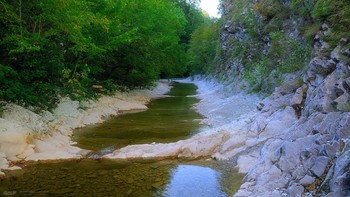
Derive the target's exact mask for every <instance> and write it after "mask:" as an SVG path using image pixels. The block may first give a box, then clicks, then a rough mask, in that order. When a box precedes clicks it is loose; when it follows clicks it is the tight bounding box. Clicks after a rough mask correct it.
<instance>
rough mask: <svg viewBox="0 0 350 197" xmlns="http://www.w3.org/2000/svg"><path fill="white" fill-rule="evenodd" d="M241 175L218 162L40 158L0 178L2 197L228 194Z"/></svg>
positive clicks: (138, 196)
mask: <svg viewBox="0 0 350 197" xmlns="http://www.w3.org/2000/svg"><path fill="white" fill-rule="evenodd" d="M224 177H230V178H224ZM242 179H243V177H242V175H240V174H237V172H235V171H232V166H227V163H218V162H217V161H191V162H179V161H176V160H175V161H157V162H154V161H139V162H128V161H119V162H116V161H112V160H102V161H96V160H91V159H87V160H83V161H55V162H51V163H41V162H39V163H35V164H33V165H29V166H27V167H25V168H24V170H21V171H13V172H9V173H8V174H7V178H6V179H5V180H3V181H0V196H1V195H2V194H4V192H5V193H6V194H7V193H8V192H16V194H18V195H22V196H39V195H40V196H121V197H126V196H135V197H152V196H155V197H182V196H186V197H187V196H191V197H196V196H198V197H206V196H208V197H209V196H210V197H212V196H213V197H214V196H215V197H223V196H232V195H233V194H234V192H235V191H237V189H238V188H239V185H240V184H238V183H241V181H242Z"/></svg>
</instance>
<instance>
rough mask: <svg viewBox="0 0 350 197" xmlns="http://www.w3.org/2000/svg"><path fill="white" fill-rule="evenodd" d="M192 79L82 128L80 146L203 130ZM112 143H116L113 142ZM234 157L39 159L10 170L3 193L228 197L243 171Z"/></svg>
mask: <svg viewBox="0 0 350 197" xmlns="http://www.w3.org/2000/svg"><path fill="white" fill-rule="evenodd" d="M195 92H196V87H195V86H194V85H192V84H175V85H174V87H173V89H172V91H171V92H170V93H169V97H166V98H161V99H158V100H154V101H152V102H151V103H150V104H149V105H148V107H149V110H147V111H144V112H140V113H132V114H130V113H128V114H125V115H121V116H117V117H115V118H112V119H110V120H108V121H106V122H105V123H103V124H99V125H95V126H89V127H87V128H84V129H80V130H77V131H76V132H75V135H74V140H76V141H77V142H78V146H79V147H82V148H86V149H90V150H95V151H101V150H104V149H106V148H107V149H108V148H110V149H113V148H118V147H122V146H126V145H129V144H138V143H152V142H171V141H176V140H179V139H184V138H187V137H189V136H191V135H193V134H194V133H197V132H200V129H202V128H203V127H202V126H201V125H199V121H197V120H198V119H200V118H201V116H200V115H199V114H197V113H196V112H195V111H194V110H193V109H192V108H191V106H192V105H193V104H195V103H196V102H198V100H197V99H196V98H194V97H189V96H188V95H193V94H195ZM111 147H112V148H111ZM233 166H234V163H232V162H230V161H224V162H220V161H214V160H208V159H203V160H197V161H179V160H165V161H151V160H140V161H113V160H105V159H103V160H101V159H97V160H94V159H83V160H64V161H51V162H36V163H33V164H31V165H27V166H26V167H24V169H23V170H19V171H12V172H9V173H7V177H6V179H5V180H2V181H0V195H2V194H3V195H7V196H117V197H119V196H120V197H126V196H135V197H139V196H140V197H148V196H156V197H158V196H159V197H160V196H162V197H163V196H164V197H182V196H184V197H187V196H190V197H197V196H198V197H226V196H232V195H233V194H234V193H235V192H236V191H237V189H238V188H239V186H240V184H241V182H242V180H243V175H241V174H238V173H237V172H236V171H235V170H234V169H233Z"/></svg>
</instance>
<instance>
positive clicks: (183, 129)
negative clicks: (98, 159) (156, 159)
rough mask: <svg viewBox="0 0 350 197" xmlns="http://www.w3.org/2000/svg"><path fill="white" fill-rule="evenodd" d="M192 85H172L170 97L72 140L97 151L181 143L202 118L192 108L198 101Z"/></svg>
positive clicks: (80, 132) (195, 130) (89, 128)
mask: <svg viewBox="0 0 350 197" xmlns="http://www.w3.org/2000/svg"><path fill="white" fill-rule="evenodd" d="M193 94H196V86H195V85H193V84H182V83H179V84H175V85H174V87H173V88H172V90H171V92H170V93H169V95H171V97H166V98H161V99H157V100H154V101H152V102H151V103H149V105H148V108H149V109H148V110H146V111H143V112H140V113H132V114H124V115H120V116H117V117H114V118H111V119H109V120H107V121H106V122H104V123H102V124H97V125H91V126H87V127H86V128H81V129H78V130H76V131H75V132H74V137H73V140H74V141H76V142H77V143H78V146H79V147H80V148H83V149H88V150H101V149H104V148H106V147H110V146H114V147H116V148H121V147H123V146H127V145H130V144H144V143H152V142H158V143H167V142H175V141H178V140H182V139H184V138H187V137H189V136H191V135H192V134H194V133H198V132H199V131H200V129H201V128H200V125H199V122H198V121H196V120H198V119H201V118H202V116H201V115H200V114H198V113H197V112H195V110H193V109H192V106H193V104H195V103H197V102H198V99H197V98H195V97H187V95H193Z"/></svg>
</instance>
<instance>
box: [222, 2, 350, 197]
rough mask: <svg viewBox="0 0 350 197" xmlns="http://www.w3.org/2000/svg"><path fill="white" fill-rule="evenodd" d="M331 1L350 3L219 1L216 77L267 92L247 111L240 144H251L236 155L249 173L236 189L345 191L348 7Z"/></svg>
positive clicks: (348, 190) (348, 188)
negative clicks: (244, 136) (244, 135)
mask: <svg viewBox="0 0 350 197" xmlns="http://www.w3.org/2000/svg"><path fill="white" fill-rule="evenodd" d="M333 4H334V5H333ZM332 6H333V7H332ZM335 6H338V7H335ZM342 6H343V7H342ZM335 8H337V9H340V10H348V8H349V7H348V6H346V5H345V4H342V1H334V2H331V3H329V2H328V4H327V1H321V0H319V1H308V0H306V1H297V0H292V1H289V0H284V1H274V0H260V1H258V0H252V1H244V0H224V1H223V2H222V14H223V15H222V21H221V33H220V43H221V51H220V54H219V56H220V58H219V59H220V62H219V66H217V68H216V73H215V75H216V77H218V78H219V79H221V80H222V81H224V82H225V83H226V85H227V86H229V87H231V89H232V90H235V91H240V90H241V89H245V90H248V91H253V92H260V93H261V92H263V93H271V94H270V96H268V97H267V98H265V99H264V100H263V102H261V103H260V104H259V105H258V106H257V107H258V110H259V112H258V113H256V114H255V115H253V116H252V117H251V122H250V123H249V125H250V129H249V131H247V132H249V133H251V134H250V137H249V138H248V140H247V141H246V142H245V143H244V145H243V146H242V147H244V148H246V149H247V150H249V151H247V152H246V153H245V154H244V155H241V156H240V157H239V158H238V164H239V166H240V167H241V171H246V172H247V173H248V175H247V180H246V183H244V184H243V185H242V187H241V189H240V191H239V192H238V193H237V194H236V196H304V195H307V196H346V195H350V170H349V167H350V140H349V139H350V138H349V137H350V113H349V112H350V37H349V36H348V33H346V32H348V30H346V28H345V26H344V25H346V24H348V22H349V21H346V20H345V19H344V20H343V18H342V17H345V16H349V14H350V12H349V13H345V14H344V13H342V11H339V10H338V11H337V10H335ZM327 9H329V10H327ZM332 9H333V10H332ZM327 11H328V12H327ZM336 11H337V12H338V13H339V14H338V15H337V16H335V15H332V13H333V14H334V13H335V12H336ZM325 12H327V13H328V14H327V13H325ZM342 14H343V15H344V16H342ZM335 17H338V18H337V20H335ZM340 26H343V29H341V28H340ZM344 32H345V33H344ZM237 82H239V83H238V84H239V85H238V86H237ZM244 166H245V167H244ZM247 166H249V167H247Z"/></svg>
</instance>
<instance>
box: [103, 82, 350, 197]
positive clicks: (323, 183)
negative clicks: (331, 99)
mask: <svg viewBox="0 0 350 197" xmlns="http://www.w3.org/2000/svg"><path fill="white" fill-rule="evenodd" d="M193 82H194V83H195V84H196V85H197V86H198V93H199V94H198V97H199V98H201V101H200V103H199V104H197V105H196V109H197V110H198V111H199V112H201V113H202V114H203V115H204V116H205V117H206V119H205V120H203V123H205V124H209V125H211V128H210V129H209V130H207V131H204V132H201V133H199V134H197V135H195V136H193V137H192V138H189V139H186V140H181V141H178V142H175V143H168V144H156V143H155V144H147V145H133V146H127V147H124V148H122V149H119V150H116V151H114V152H113V153H111V154H108V155H105V156H104V157H105V158H111V159H136V158H143V159H146V158H153V159H164V158H191V159H194V158H200V157H212V158H215V159H221V160H225V159H232V158H236V160H237V166H236V167H237V168H238V169H239V172H241V173H245V174H247V176H246V180H245V183H244V184H243V185H242V186H241V188H240V190H239V191H238V192H237V193H236V194H235V196H288V195H289V196H302V195H307V196H315V195H324V196H326V195H327V193H329V189H331V191H332V193H331V194H330V196H331V195H335V196H337V195H338V196H344V194H346V192H348V189H347V188H348V186H347V185H346V183H347V180H349V178H347V177H348V173H349V171H348V170H347V169H348V168H347V166H348V163H350V162H349V156H348V155H349V154H350V143H349V140H348V137H349V131H350V114H349V113H347V112H330V113H321V112H314V113H313V114H311V115H310V116H308V117H300V116H299V114H298V113H297V112H296V110H295V109H294V108H293V107H292V103H293V102H294V101H295V99H296V98H297V97H298V96H300V95H299V93H298V91H297V92H296V93H289V94H286V93H284V89H283V88H278V89H276V91H275V92H274V93H273V94H272V95H271V96H269V97H267V98H264V99H260V98H259V97H258V96H254V95H244V94H231V95H230V94H229V93H228V92H227V91H226V90H225V89H226V88H225V86H222V85H220V84H219V83H216V82H215V81H208V80H202V79H195V80H194V81H193ZM233 167H234V166H233ZM344 192H345V193H344Z"/></svg>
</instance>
